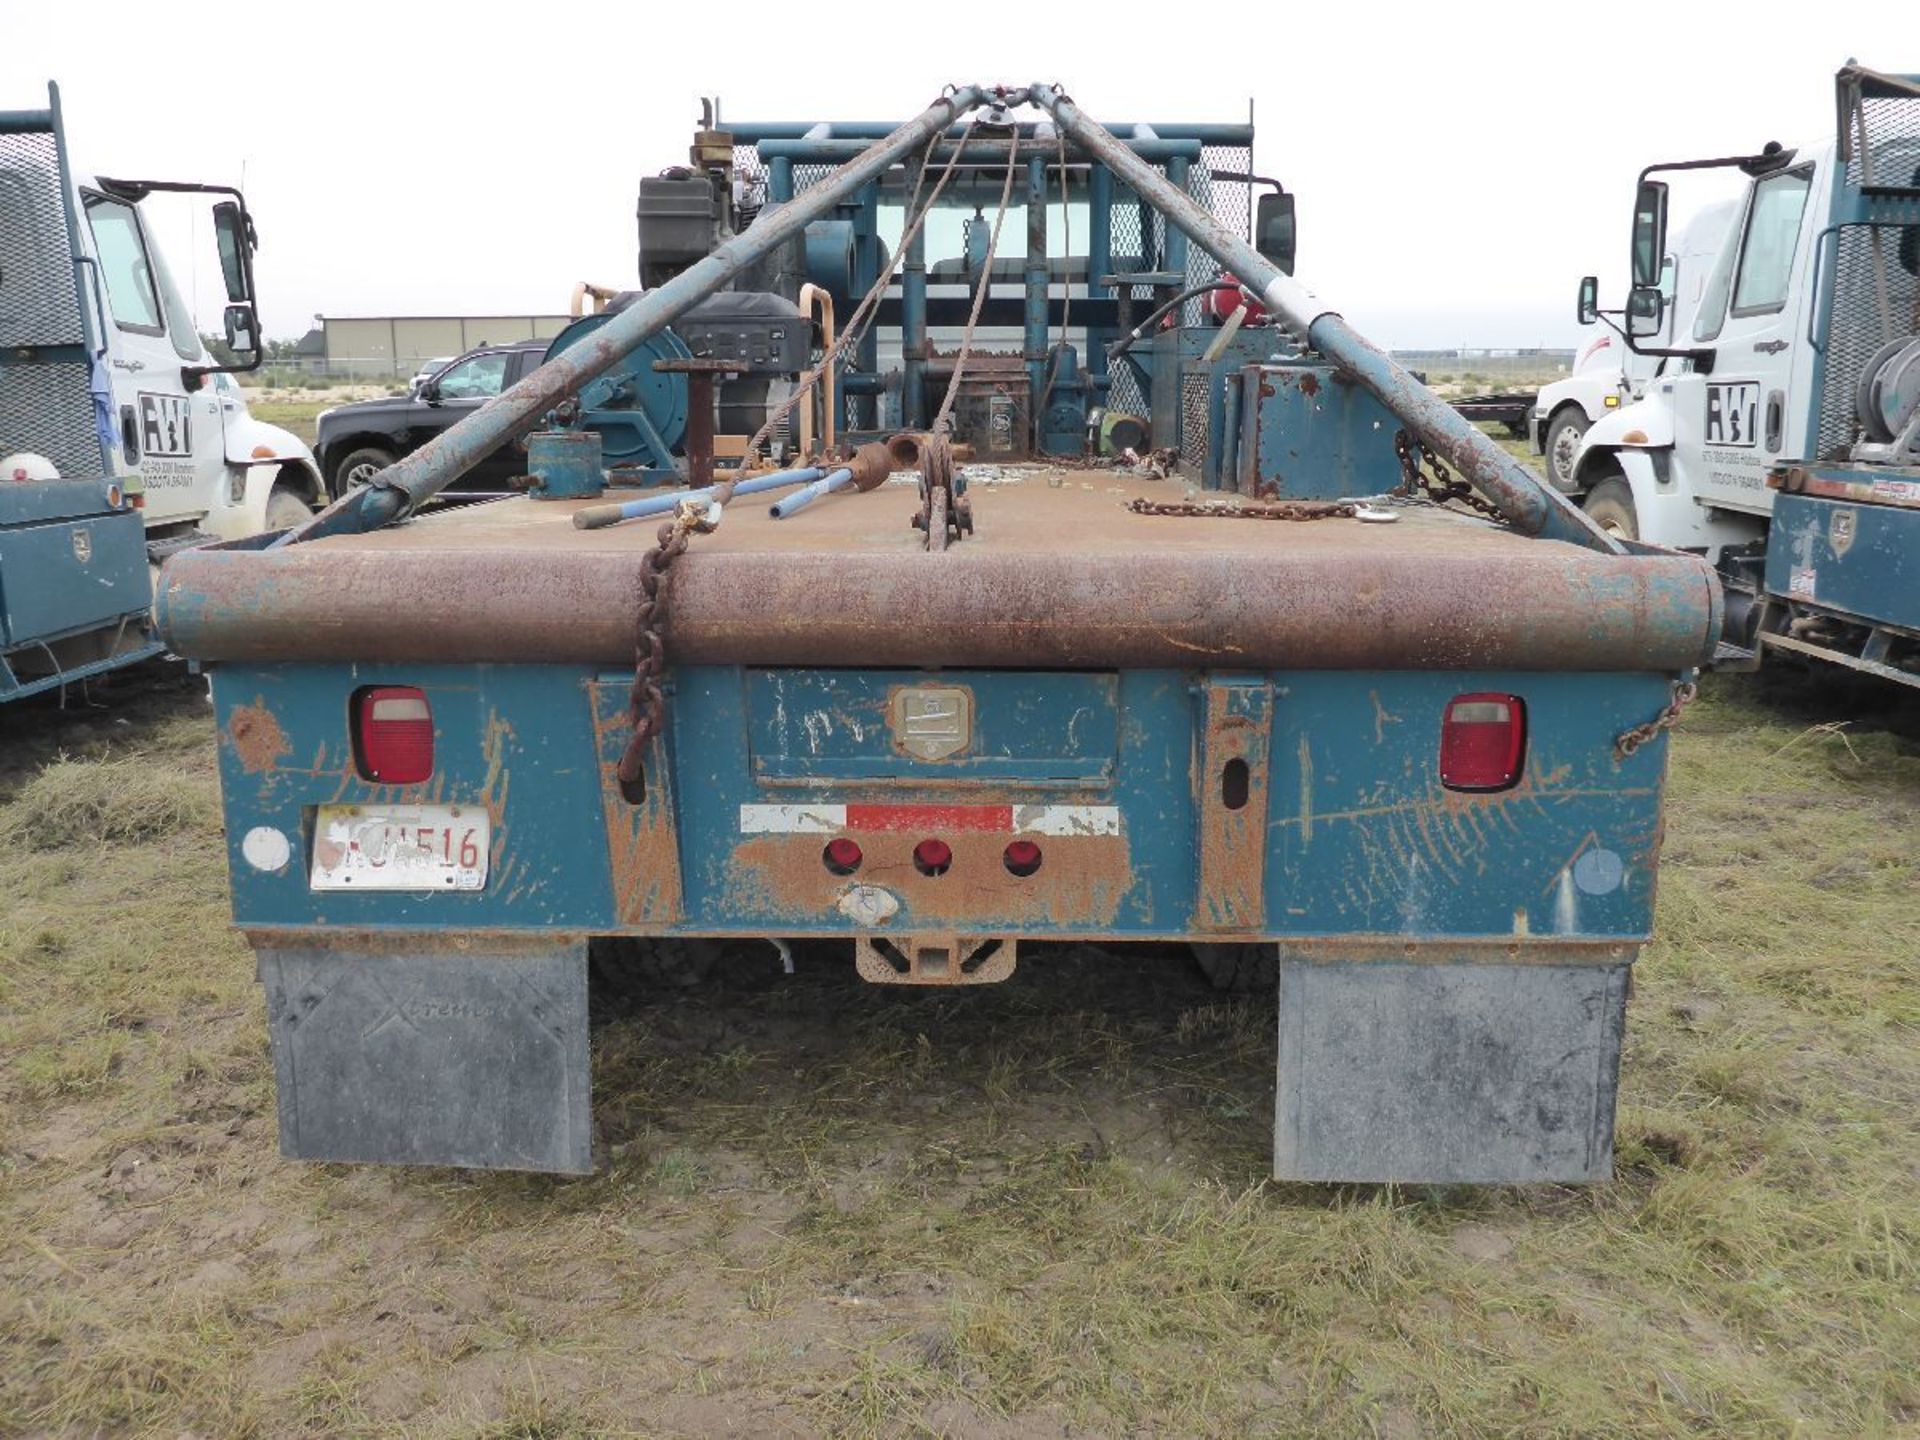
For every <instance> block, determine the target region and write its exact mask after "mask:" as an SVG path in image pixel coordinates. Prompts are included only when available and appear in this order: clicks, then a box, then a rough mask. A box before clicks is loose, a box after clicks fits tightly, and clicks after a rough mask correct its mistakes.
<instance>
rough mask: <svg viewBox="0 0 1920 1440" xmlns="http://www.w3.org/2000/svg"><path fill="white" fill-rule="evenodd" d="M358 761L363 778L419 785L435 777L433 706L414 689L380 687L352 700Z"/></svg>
mask: <svg viewBox="0 0 1920 1440" xmlns="http://www.w3.org/2000/svg"><path fill="white" fill-rule="evenodd" d="M353 758H354V764H355V766H356V767H357V768H358V769H359V771H360V778H361V779H363V780H376V781H378V782H379V783H380V784H382V785H418V784H419V783H420V782H421V781H422V780H425V779H426V778H427V777H428V776H430V775H432V774H433V707H432V706H430V705H428V704H427V696H426V692H425V691H422V690H416V689H415V688H414V687H413V686H411V685H375V686H371V687H369V688H368V689H365V690H360V691H357V692H355V694H354V697H353Z"/></svg>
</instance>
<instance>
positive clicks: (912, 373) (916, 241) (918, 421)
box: [900, 160, 927, 430]
mask: <svg viewBox="0 0 1920 1440" xmlns="http://www.w3.org/2000/svg"><path fill="white" fill-rule="evenodd" d="M925 179H926V174H925V171H924V169H923V168H922V166H921V163H920V162H919V161H917V160H916V161H913V162H911V163H909V164H908V166H907V194H908V195H913V194H916V193H918V191H919V189H920V187H921V185H922V184H923V183H925ZM912 222H913V217H912V216H911V215H909V216H906V217H905V218H904V221H903V223H905V224H908V225H911V224H912ZM900 358H901V368H902V375H901V382H900V423H901V424H902V425H904V426H906V428H907V429H909V430H917V429H919V428H920V427H921V426H923V425H925V424H926V423H927V229H926V226H924V225H922V226H921V227H920V228H918V229H917V230H914V231H913V234H912V237H911V238H910V239H909V240H908V241H907V258H906V261H905V264H904V266H903V267H902V269H901V272H900Z"/></svg>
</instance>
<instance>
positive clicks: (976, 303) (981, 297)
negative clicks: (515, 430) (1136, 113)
mask: <svg viewBox="0 0 1920 1440" xmlns="http://www.w3.org/2000/svg"><path fill="white" fill-rule="evenodd" d="M1019 164H1020V132H1019V131H1018V130H1017V129H1016V130H1015V131H1014V132H1013V138H1012V140H1011V141H1010V142H1009V144H1008V148H1007V183H1006V184H1005V185H1003V186H1002V187H1001V189H1000V209H999V210H998V212H996V213H995V215H994V217H993V233H992V234H991V235H989V236H988V237H987V258H986V260H985V262H984V263H983V264H982V265H981V267H980V284H979V285H978V286H977V287H975V289H974V292H973V308H972V309H971V310H969V311H968V312H967V323H966V327H965V328H964V329H963V330H961V332H960V348H959V350H958V351H956V352H955V354H954V357H953V374H952V375H951V376H949V377H948V379H947V393H946V395H945V397H943V398H942V399H941V401H940V412H939V414H937V415H935V416H934V417H933V424H932V425H930V426H929V427H928V429H929V430H930V431H931V432H932V433H933V434H934V435H936V436H938V435H944V434H946V433H947V431H948V430H950V429H951V428H952V424H953V402H954V400H955V399H956V398H957V397H958V396H959V394H960V376H961V374H962V373H963V372H964V371H965V370H966V368H967V358H968V356H969V355H970V354H971V353H972V351H973V331H974V327H975V326H976V325H978V324H979V323H980V309H981V307H982V306H984V305H985V304H986V303H987V291H988V290H990V289H992V288H993V257H994V252H995V251H997V250H998V249H999V248H1000V224H1001V222H1002V221H1004V220H1005V219H1006V218H1007V205H1008V204H1009V202H1011V201H1012V199H1013V177H1014V172H1015V171H1016V170H1017V169H1018V168H1019Z"/></svg>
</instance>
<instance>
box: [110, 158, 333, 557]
mask: <svg viewBox="0 0 1920 1440" xmlns="http://www.w3.org/2000/svg"><path fill="white" fill-rule="evenodd" d="M75 188H76V195H75V197H74V198H75V200H76V202H77V203H76V212H75V213H76V214H77V215H79V216H80V217H81V218H82V221H83V223H82V224H81V225H80V227H79V246H80V251H81V255H82V259H83V263H84V266H85V270H86V272H87V273H88V275H89V276H90V277H91V278H92V279H93V280H94V281H95V282H96V283H95V284H94V285H93V286H92V288H93V290H94V294H93V302H94V305H95V308H96V310H97V311H98V321H99V328H98V330H97V332H96V333H97V335H98V336H99V337H100V344H101V347H102V354H101V355H100V356H99V357H97V359H98V360H99V361H101V362H103V363H104V366H105V371H106V380H107V382H108V385H109V387H110V391H111V394H110V398H109V409H110V414H111V415H112V417H113V428H114V441H115V443H114V444H113V445H112V446H110V447H109V454H110V456H111V459H112V464H113V467H114V473H115V474H116V475H118V476H120V477H121V478H122V479H123V480H124V483H125V486H126V490H127V493H128V494H129V495H132V496H135V497H137V498H136V502H135V503H137V504H139V505H140V506H141V507H142V509H143V511H144V515H145V519H146V524H147V530H148V533H149V535H152V536H155V537H156V538H158V537H166V536H174V535H181V536H184V535H191V534H196V533H197V534H200V535H211V536H214V537H217V538H219V539H223V540H231V539H238V538H240V537H242V536H246V535H253V534H258V533H259V532H261V531H263V530H270V529H280V528H283V527H285V526H287V525H291V524H297V523H298V522H299V521H300V520H302V519H304V518H305V517H306V515H307V514H308V513H310V507H312V506H314V505H317V504H319V503H320V502H321V499H322V490H321V486H320V471H319V466H318V465H317V464H316V463H315V461H314V458H313V452H312V451H311V450H310V449H309V448H308V447H307V446H306V445H305V444H303V443H302V442H301V441H300V440H299V439H298V438H296V437H295V436H294V435H292V434H290V433H289V432H288V431H286V430H283V429H281V428H279V427H278V426H273V425H266V424H263V423H262V422H260V421H257V420H255V419H254V418H253V417H252V415H251V414H250V413H249V412H248V410H247V408H246V402H245V400H244V399H243V398H242V397H241V395H240V392H239V387H238V386H237V385H234V384H233V383H232V381H231V379H230V378H229V376H228V375H227V374H226V373H224V372H222V371H220V370H218V369H216V368H215V365H214V360H213V358H212V356H210V355H209V354H208V353H207V349H206V347H205V345H204V344H203V343H202V342H201V339H200V334H199V331H198V330H197V329H196V328H195V325H194V321H193V316H192V314H191V312H189V311H188V309H187V307H186V306H185V304H184V303H183V302H182V300H181V298H180V291H179V288H178V287H177V286H176V284H175V283H174V280H173V276H172V275H171V273H170V272H169V270H168V267H167V263H166V258H165V256H164V255H163V254H162V253H161V250H160V247H159V246H158V245H157V244H156V243H155V239H154V235H153V231H152V228H151V226H150V224H149V223H148V222H147V221H146V220H145V219H144V218H143V215H142V210H141V203H142V201H144V200H146V199H147V197H148V195H149V194H151V192H152V191H153V190H156V189H160V188H169V189H170V188H173V187H160V186H152V185H145V184H142V183H140V182H125V181H116V180H110V179H105V178H91V179H88V178H83V179H81V180H80V181H79V182H78V183H77V185H76V187H75ZM97 383H98V367H96V384H97ZM96 404H98V399H97V398H96Z"/></svg>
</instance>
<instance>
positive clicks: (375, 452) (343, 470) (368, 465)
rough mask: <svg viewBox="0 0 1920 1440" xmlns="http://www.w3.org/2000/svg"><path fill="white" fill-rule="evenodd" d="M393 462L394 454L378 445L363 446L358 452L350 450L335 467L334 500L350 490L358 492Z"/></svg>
mask: <svg viewBox="0 0 1920 1440" xmlns="http://www.w3.org/2000/svg"><path fill="white" fill-rule="evenodd" d="M393 462H394V456H393V453H392V452H391V451H387V450H382V449H380V448H379V447H378V446H377V445H363V446H361V447H360V448H359V449H358V450H349V451H348V452H347V454H346V456H345V457H344V458H343V459H342V460H341V461H340V463H339V464H338V465H336V466H334V467H333V498H334V499H336V500H338V499H339V498H340V497H341V496H342V495H345V494H346V493H347V492H348V491H349V490H358V489H359V488H360V487H361V486H362V485H364V484H366V483H367V482H368V481H369V480H371V479H372V478H373V477H374V476H376V475H378V474H379V473H380V472H381V471H382V470H384V469H386V468H387V467H388V466H389V465H391V464H393Z"/></svg>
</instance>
